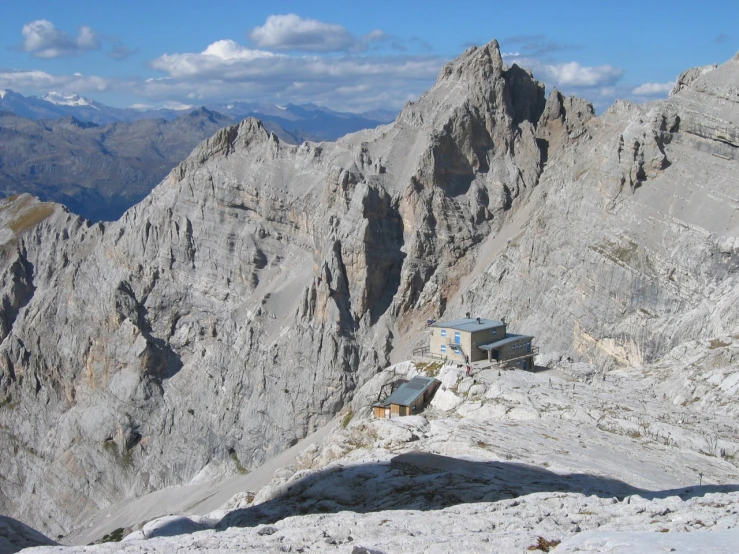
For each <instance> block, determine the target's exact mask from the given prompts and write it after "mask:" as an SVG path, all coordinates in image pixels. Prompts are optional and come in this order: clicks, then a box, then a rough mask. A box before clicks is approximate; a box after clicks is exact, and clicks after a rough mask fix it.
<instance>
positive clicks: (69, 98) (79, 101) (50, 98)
mask: <svg viewBox="0 0 739 554" xmlns="http://www.w3.org/2000/svg"><path fill="white" fill-rule="evenodd" d="M41 100H46V101H47V102H51V103H52V104H56V105H57V106H90V107H91V108H96V106H95V105H93V102H92V100H89V99H87V98H85V97H83V96H80V95H79V94H61V93H59V92H50V93H48V94H47V95H46V96H42V97H41Z"/></svg>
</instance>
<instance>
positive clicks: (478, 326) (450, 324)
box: [431, 317, 505, 333]
mask: <svg viewBox="0 0 739 554" xmlns="http://www.w3.org/2000/svg"><path fill="white" fill-rule="evenodd" d="M502 325H505V323H503V322H502V321H496V320H495V319H483V318H480V323H478V322H477V319H470V318H466V317H465V318H462V319H450V320H449V321H437V322H436V323H434V324H433V325H431V327H442V328H444V329H454V330H456V331H465V332H467V333H475V332H477V331H485V330H486V329H495V328H496V327H501V326H502Z"/></svg>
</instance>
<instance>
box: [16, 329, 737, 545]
mask: <svg viewBox="0 0 739 554" xmlns="http://www.w3.org/2000/svg"><path fill="white" fill-rule="evenodd" d="M737 356H739V339H737V338H734V337H723V338H721V339H716V340H713V341H704V342H696V343H693V344H688V345H685V346H683V347H679V348H677V349H675V350H674V351H673V352H672V353H671V354H670V355H668V356H666V357H665V358H664V359H663V360H662V361H660V362H657V363H654V364H651V365H648V366H644V367H639V368H633V369H628V370H619V371H610V372H608V373H606V374H602V373H598V371H597V370H596V368H594V367H593V366H590V365H588V364H584V363H575V364H570V363H568V362H566V361H561V360H559V359H558V356H556V355H555V356H549V357H548V358H547V359H545V357H542V358H541V361H542V362H544V363H547V364H548V365H549V366H551V369H547V370H544V369H543V368H542V370H541V371H538V372H535V373H529V372H521V371H503V372H501V373H500V375H499V374H498V370H497V369H494V368H492V369H486V364H484V363H478V364H476V367H475V368H474V370H473V376H472V377H469V378H468V377H464V370H463V369H462V368H458V367H456V366H443V367H440V365H441V364H439V363H437V364H433V365H428V364H427V363H426V362H422V361H418V360H417V361H414V362H403V363H400V364H396V365H395V366H392V367H390V368H388V369H387V370H385V371H383V372H382V373H380V374H378V375H377V376H376V377H375V378H374V379H372V380H371V381H369V382H368V383H367V384H366V385H365V386H364V387H363V388H362V389H361V390H360V391H359V392H358V394H357V395H356V397H355V399H354V401H353V404H352V410H353V413H355V415H354V416H353V418H352V419H351V421H349V422H348V424H347V425H346V427H344V426H343V425H339V426H337V427H336V429H335V430H334V431H333V432H331V434H330V435H329V436H328V437H326V438H325V439H324V440H323V441H321V442H317V443H315V444H312V445H310V446H308V447H307V448H305V449H304V450H303V451H302V452H301V453H300V454H299V455H298V456H297V458H295V461H294V463H290V464H288V465H286V466H283V467H274V468H273V469H275V470H276V471H275V474H274V478H273V480H272V481H271V483H270V484H269V485H267V486H266V487H264V488H262V489H261V490H259V491H250V492H247V491H243V492H240V493H239V494H236V496H234V498H232V499H231V500H230V501H229V502H228V503H226V504H225V505H224V506H223V507H222V508H221V509H219V510H216V511H214V512H211V513H210V514H207V515H205V516H191V517H184V516H181V517H169V518H162V519H157V520H154V521H150V522H148V523H147V524H146V525H144V526H143V527H141V526H140V525H139V526H134V528H130V529H127V530H126V532H130V534H129V535H128V536H127V537H126V538H125V539H124V542H122V543H108V544H102V545H95V546H88V547H69V548H63V547H44V548H38V549H32V550H27V551H25V552H29V553H32V552H36V553H42V552H43V553H51V552H63V553H65V554H73V553H77V552H96V553H98V552H99V553H108V552H201V551H203V552H205V551H209V552H240V551H244V550H255V551H259V552H309V551H312V552H334V551H335V552H355V553H362V552H386V553H390V552H392V553H395V552H409V553H410V552H414V553H415V552H429V553H431V552H491V551H492V552H526V551H528V550H527V549H528V547H530V546H533V545H541V544H543V545H544V546H546V545H547V544H551V545H553V544H554V543H555V542H556V541H561V544H559V546H558V547H557V549H556V550H555V551H556V552H624V553H626V552H628V553H634V552H661V551H671V550H670V549H671V548H674V549H676V550H675V551H677V552H736V551H737V549H738V548H739V528H738V527H737V526H738V525H739V470H738V469H737V463H738V461H739V440H737V437H739V423H737V410H738V409H739V407H738V406H737V404H736V401H735V399H736V392H737V390H738V389H739V369H737V367H736V358H737ZM424 369H425V370H427V371H428V372H430V373H431V374H433V375H436V376H437V378H439V379H440V380H441V382H442V386H441V388H440V389H439V391H438V392H437V394H436V396H435V398H434V400H433V401H432V405H431V406H430V407H429V408H428V409H426V410H425V411H424V412H423V413H422V414H419V415H415V416H407V417H400V418H396V419H392V420H376V419H373V418H372V417H371V415H370V413H369V410H368V409H367V406H368V405H369V403H371V401H372V400H374V398H375V397H376V393H377V391H378V390H379V388H380V386H381V385H382V384H383V383H385V382H389V381H391V380H394V379H396V378H399V377H409V376H412V375H414V374H416V373H418V372H419V371H420V370H424ZM604 375H605V379H604ZM347 420H348V417H347V418H346V419H345V420H344V421H345V422H346V421H347ZM234 492H235V491H234ZM200 529H203V530H200ZM193 531H194V532H193ZM166 535H174V536H166ZM145 537H150V538H148V539H145ZM540 537H541V541H543V542H541V543H540ZM362 548H365V550H362Z"/></svg>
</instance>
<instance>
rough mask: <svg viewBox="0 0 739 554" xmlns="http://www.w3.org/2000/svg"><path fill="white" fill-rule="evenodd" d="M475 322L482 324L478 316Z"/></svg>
mask: <svg viewBox="0 0 739 554" xmlns="http://www.w3.org/2000/svg"><path fill="white" fill-rule="evenodd" d="M477 324H478V325H480V324H482V321H480V318H479V317H478V318H477Z"/></svg>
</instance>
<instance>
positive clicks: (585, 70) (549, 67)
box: [542, 62, 624, 87]
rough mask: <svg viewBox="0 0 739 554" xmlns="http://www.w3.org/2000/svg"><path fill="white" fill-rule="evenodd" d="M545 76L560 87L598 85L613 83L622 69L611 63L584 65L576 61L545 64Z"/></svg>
mask: <svg viewBox="0 0 739 554" xmlns="http://www.w3.org/2000/svg"><path fill="white" fill-rule="evenodd" d="M542 70H543V72H544V74H545V77H548V78H549V79H551V80H552V81H554V82H555V83H556V84H557V85H559V86H562V87H600V86H607V85H613V84H614V83H616V82H617V81H619V80H620V79H621V77H623V75H624V70H623V69H621V68H619V67H613V66H612V65H598V66H584V65H580V64H579V63H578V62H567V63H560V64H545V65H543V66H542Z"/></svg>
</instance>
